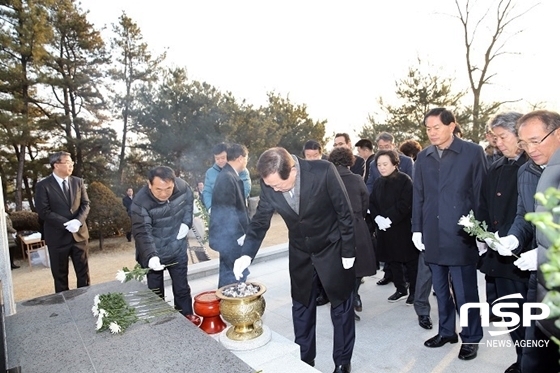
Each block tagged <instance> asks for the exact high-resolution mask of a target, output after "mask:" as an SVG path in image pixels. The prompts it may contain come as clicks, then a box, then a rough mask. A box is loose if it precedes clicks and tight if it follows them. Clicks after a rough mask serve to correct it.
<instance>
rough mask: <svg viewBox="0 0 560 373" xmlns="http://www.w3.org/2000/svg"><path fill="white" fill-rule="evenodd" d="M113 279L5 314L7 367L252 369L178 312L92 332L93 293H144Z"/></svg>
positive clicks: (247, 372) (201, 372)
mask: <svg viewBox="0 0 560 373" xmlns="http://www.w3.org/2000/svg"><path fill="white" fill-rule="evenodd" d="M145 290H147V287H146V285H144V284H141V283H138V282H136V281H130V282H127V283H124V284H121V283H120V282H118V281H113V282H107V283H104V284H99V285H93V286H90V287H86V288H80V289H76V290H69V291H65V292H63V293H59V294H52V295H48V296H45V297H40V298H35V299H32V300H29V301H25V302H21V303H18V304H17V305H16V309H17V312H16V314H14V315H11V316H8V317H6V338H7V339H6V341H7V350H8V351H7V352H8V359H7V368H15V367H21V371H22V372H25V373H31V372H38V373H39V372H40V373H44V372H60V373H62V372H68V373H81V372H84V373H85V372H92V373H93V372H139V373H141V372H146V373H147V372H166V373H171V372H177V373H179V372H180V373H184V372H197V373H206V372H208V373H215V372H232V373H234V372H235V373H237V372H239V373H252V372H254V369H252V368H251V367H250V366H249V365H247V364H246V363H245V362H243V361H242V360H241V359H240V358H238V357H237V356H235V355H234V354H233V353H231V352H230V351H228V350H227V349H226V348H225V347H223V346H222V345H221V344H220V343H219V342H217V341H216V340H215V339H214V338H212V337H210V336H208V335H207V334H205V333H204V332H203V331H201V330H200V329H198V328H197V327H195V326H194V325H193V324H192V323H191V322H190V321H188V320H187V319H186V318H185V317H183V316H182V315H181V314H180V313H173V314H171V315H168V316H165V317H161V318H158V319H156V320H155V321H152V322H150V323H145V322H143V321H138V322H136V323H135V324H133V325H132V326H130V327H129V328H128V329H127V330H126V331H125V332H124V333H123V334H118V335H112V334H111V333H110V332H109V331H104V332H101V333H98V332H96V330H95V322H96V318H95V317H93V315H92V313H91V308H92V306H93V299H94V297H95V295H97V294H102V293H108V292H122V293H128V292H130V291H145Z"/></svg>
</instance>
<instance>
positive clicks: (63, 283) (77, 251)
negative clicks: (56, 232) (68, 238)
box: [48, 240, 90, 293]
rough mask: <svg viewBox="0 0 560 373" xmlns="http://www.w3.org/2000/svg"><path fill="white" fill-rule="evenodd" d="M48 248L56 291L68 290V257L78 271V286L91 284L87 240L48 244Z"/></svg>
mask: <svg viewBox="0 0 560 373" xmlns="http://www.w3.org/2000/svg"><path fill="white" fill-rule="evenodd" d="M48 248H49V257H50V261H51V273H52V275H53V279H54V291H55V292H56V293H60V292H62V291H65V290H68V258H70V259H71V260H72V265H73V266H74V271H75V272H76V282H77V287H79V288H81V287H84V286H89V283H90V281H89V267H88V242H87V240H86V241H82V242H72V243H70V244H68V245H63V246H58V247H55V246H54V245H48Z"/></svg>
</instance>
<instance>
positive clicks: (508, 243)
mask: <svg viewBox="0 0 560 373" xmlns="http://www.w3.org/2000/svg"><path fill="white" fill-rule="evenodd" d="M494 236H495V237H496V239H497V240H498V242H494V245H493V246H494V247H492V246H490V247H492V248H493V249H494V250H496V251H497V252H498V253H499V254H500V255H502V256H511V255H512V253H511V251H512V250H515V249H517V247H518V246H519V240H518V239H517V237H515V236H514V235H513V234H510V235H509V236H505V237H500V235H499V234H498V232H496V233H494Z"/></svg>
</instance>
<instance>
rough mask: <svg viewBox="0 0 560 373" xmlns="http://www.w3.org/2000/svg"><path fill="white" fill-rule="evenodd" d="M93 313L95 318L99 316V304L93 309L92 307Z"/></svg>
mask: <svg viewBox="0 0 560 373" xmlns="http://www.w3.org/2000/svg"><path fill="white" fill-rule="evenodd" d="M91 313H93V316H95V317H97V316H98V315H99V308H98V307H97V304H94V305H93V307H91Z"/></svg>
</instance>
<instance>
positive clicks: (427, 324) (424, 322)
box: [418, 315, 432, 329]
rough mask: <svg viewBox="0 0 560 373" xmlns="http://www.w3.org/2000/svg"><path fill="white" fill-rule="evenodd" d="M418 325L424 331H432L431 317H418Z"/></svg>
mask: <svg viewBox="0 0 560 373" xmlns="http://www.w3.org/2000/svg"><path fill="white" fill-rule="evenodd" d="M418 325H420V326H421V327H422V328H424V329H432V319H430V316H424V315H422V316H418Z"/></svg>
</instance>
